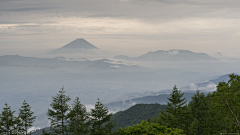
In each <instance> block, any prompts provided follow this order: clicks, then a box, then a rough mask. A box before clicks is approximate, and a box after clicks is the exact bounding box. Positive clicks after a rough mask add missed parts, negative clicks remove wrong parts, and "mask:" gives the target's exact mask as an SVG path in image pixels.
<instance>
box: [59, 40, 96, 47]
mask: <svg viewBox="0 0 240 135" xmlns="http://www.w3.org/2000/svg"><path fill="white" fill-rule="evenodd" d="M62 48H69V49H71V48H72V49H98V48H97V47H95V46H94V45H92V44H91V43H89V42H88V41H86V40H85V39H83V38H78V39H76V40H74V41H72V42H70V43H69V44H67V45H65V46H63V47H62Z"/></svg>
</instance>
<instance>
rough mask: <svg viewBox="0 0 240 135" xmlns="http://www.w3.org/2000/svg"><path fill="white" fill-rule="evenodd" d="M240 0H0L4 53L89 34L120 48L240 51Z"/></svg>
mask: <svg viewBox="0 0 240 135" xmlns="http://www.w3.org/2000/svg"><path fill="white" fill-rule="evenodd" d="M239 15H240V1H239V0H0V56H1V55H15V54H19V55H23V56H28V55H29V56H30V55H31V56H32V55H33V56H34V55H38V54H42V53H45V52H48V51H50V50H54V49H56V48H60V47H62V46H64V45H66V44H68V43H69V42H71V41H73V40H75V39H77V38H84V39H85V40H87V41H89V42H90V43H92V44H93V45H95V46H96V47H98V48H100V49H102V50H106V51H109V52H115V53H116V54H124V55H129V56H139V55H142V54H144V53H147V52H149V51H157V50H170V49H184V50H190V51H193V52H203V53H207V54H210V55H215V54H217V53H218V52H219V53H221V54H222V55H223V56H227V57H240V53H239V50H240V45H239V43H240V27H239V26H240V16H239Z"/></svg>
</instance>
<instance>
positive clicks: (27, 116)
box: [18, 100, 36, 135]
mask: <svg viewBox="0 0 240 135" xmlns="http://www.w3.org/2000/svg"><path fill="white" fill-rule="evenodd" d="M33 114H34V112H32V111H31V107H30V105H29V104H28V103H27V102H26V100H24V101H23V105H22V106H21V109H19V116H18V117H19V118H20V121H21V123H22V125H23V131H24V132H25V135H27V130H28V129H29V128H30V127H32V126H33V125H32V124H33V122H34V121H35V119H36V116H33Z"/></svg>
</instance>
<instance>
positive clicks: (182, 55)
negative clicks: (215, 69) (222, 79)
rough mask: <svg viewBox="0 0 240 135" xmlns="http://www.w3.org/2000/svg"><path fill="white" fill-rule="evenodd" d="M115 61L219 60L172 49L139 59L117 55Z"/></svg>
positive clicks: (145, 55) (151, 53)
mask: <svg viewBox="0 0 240 135" xmlns="http://www.w3.org/2000/svg"><path fill="white" fill-rule="evenodd" d="M113 58H115V59H124V60H140V61H195V60H197V61H199V60H217V59H216V58H214V57H211V56H209V55H208V54H206V53H195V52H192V51H189V50H180V49H172V50H168V51H164V50H157V51H153V52H148V53H146V54H143V55H141V56H138V57H128V56H126V55H117V56H115V57H113Z"/></svg>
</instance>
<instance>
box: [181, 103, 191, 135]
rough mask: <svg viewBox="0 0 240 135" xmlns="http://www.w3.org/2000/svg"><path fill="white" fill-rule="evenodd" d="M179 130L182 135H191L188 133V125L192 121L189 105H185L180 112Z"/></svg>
mask: <svg viewBox="0 0 240 135" xmlns="http://www.w3.org/2000/svg"><path fill="white" fill-rule="evenodd" d="M180 121H181V129H182V130H183V133H184V134H186V135H191V133H190V125H191V124H192V121H193V116H192V112H191V107H190V106H189V105H186V106H184V107H183V108H182V110H181V120H180Z"/></svg>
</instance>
